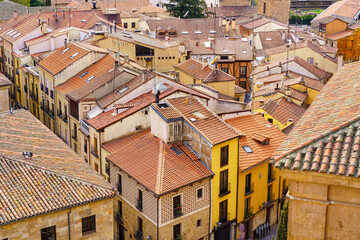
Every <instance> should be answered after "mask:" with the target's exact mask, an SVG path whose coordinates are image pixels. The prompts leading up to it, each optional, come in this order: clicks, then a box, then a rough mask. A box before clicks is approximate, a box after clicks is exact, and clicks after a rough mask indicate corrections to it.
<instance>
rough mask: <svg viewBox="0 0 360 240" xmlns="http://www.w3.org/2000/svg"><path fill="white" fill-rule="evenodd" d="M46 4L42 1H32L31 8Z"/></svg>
mask: <svg viewBox="0 0 360 240" xmlns="http://www.w3.org/2000/svg"><path fill="white" fill-rule="evenodd" d="M43 5H44V3H43V2H41V1H40V0H30V7H37V6H43Z"/></svg>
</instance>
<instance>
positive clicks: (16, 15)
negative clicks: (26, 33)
mask: <svg viewBox="0 0 360 240" xmlns="http://www.w3.org/2000/svg"><path fill="white" fill-rule="evenodd" d="M12 16H13V19H15V18H17V17H18V12H17V11H16V10H14V11H13V15H12Z"/></svg>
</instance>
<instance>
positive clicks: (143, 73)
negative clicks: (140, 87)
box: [142, 68, 146, 83]
mask: <svg viewBox="0 0 360 240" xmlns="http://www.w3.org/2000/svg"><path fill="white" fill-rule="evenodd" d="M145 75H146V68H143V69H142V82H143V83H144V82H145Z"/></svg>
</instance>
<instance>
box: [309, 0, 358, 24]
mask: <svg viewBox="0 0 360 240" xmlns="http://www.w3.org/2000/svg"><path fill="white" fill-rule="evenodd" d="M359 10H360V8H359V2H358V1H357V0H343V1H338V2H335V3H333V4H331V5H330V6H329V7H328V8H327V9H325V10H324V11H323V12H322V13H320V14H319V15H318V16H316V17H315V18H314V19H313V20H312V21H311V22H316V21H320V20H323V19H325V18H328V17H334V18H336V17H344V18H350V19H352V18H354V17H355V15H356V14H357V13H358V12H359Z"/></svg>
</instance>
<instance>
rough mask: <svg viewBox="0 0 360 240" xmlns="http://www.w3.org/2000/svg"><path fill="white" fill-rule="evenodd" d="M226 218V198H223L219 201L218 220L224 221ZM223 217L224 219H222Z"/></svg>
mask: <svg viewBox="0 0 360 240" xmlns="http://www.w3.org/2000/svg"><path fill="white" fill-rule="evenodd" d="M227 218H228V200H227V199H225V200H224V201H221V202H220V203H219V222H221V223H224V222H226V221H227ZM224 219H225V221H224Z"/></svg>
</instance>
